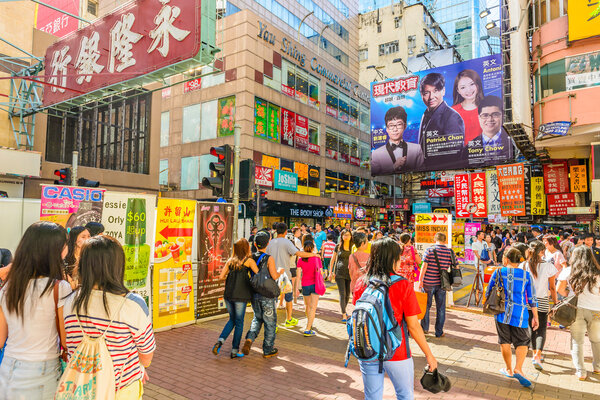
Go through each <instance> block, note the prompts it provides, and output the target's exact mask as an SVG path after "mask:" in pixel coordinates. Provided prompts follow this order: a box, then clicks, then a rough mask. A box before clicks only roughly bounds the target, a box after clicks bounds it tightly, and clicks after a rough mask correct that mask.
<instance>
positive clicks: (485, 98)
mask: <svg viewBox="0 0 600 400" xmlns="http://www.w3.org/2000/svg"><path fill="white" fill-rule="evenodd" d="M474 103H475V104H477V105H478V106H481V107H479V108H481V114H479V111H478V107H477V106H475V107H474V108H473V104H474ZM463 107H464V108H463ZM503 112H504V111H503V103H502V62H501V56H500V54H495V55H490V56H486V57H482V58H477V59H473V60H469V61H465V62H461V63H457V64H452V65H447V66H444V67H439V68H433V69H430V70H425V71H419V72H415V73H412V74H408V75H404V76H401V77H397V78H392V79H388V80H385V81H383V82H373V83H371V174H372V175H374V176H376V175H391V174H395V173H399V172H413V171H440V170H447V169H448V170H454V169H463V168H470V167H483V166H489V165H498V164H503V163H506V162H511V161H512V160H513V158H514V153H515V151H514V144H513V142H512V139H511V138H510V137H509V136H508V134H507V133H506V131H505V130H504V129H503V128H502V117H503Z"/></svg>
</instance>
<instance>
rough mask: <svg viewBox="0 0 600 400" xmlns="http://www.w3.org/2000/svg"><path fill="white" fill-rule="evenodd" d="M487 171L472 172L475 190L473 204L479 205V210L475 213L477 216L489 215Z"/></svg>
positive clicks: (472, 184) (474, 215) (473, 188)
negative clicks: (486, 188) (486, 184)
mask: <svg viewBox="0 0 600 400" xmlns="http://www.w3.org/2000/svg"><path fill="white" fill-rule="evenodd" d="M485 182H486V179H485V172H477V173H475V174H471V187H472V190H473V204H475V206H477V211H475V212H474V213H473V217H475V218H485V217H487V200H486V190H485Z"/></svg>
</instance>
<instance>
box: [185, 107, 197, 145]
mask: <svg viewBox="0 0 600 400" xmlns="http://www.w3.org/2000/svg"><path fill="white" fill-rule="evenodd" d="M198 140H200V104H194V105H191V106H187V107H184V108H183V130H182V133H181V142H182V143H191V142H197V141H198Z"/></svg>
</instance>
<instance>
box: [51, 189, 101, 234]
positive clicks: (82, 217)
mask: <svg viewBox="0 0 600 400" xmlns="http://www.w3.org/2000/svg"><path fill="white" fill-rule="evenodd" d="M104 190H105V189H98V188H88V187H77V186H61V185H42V194H41V203H40V220H42V221H51V222H55V223H57V224H59V225H62V226H64V227H65V228H67V229H70V228H72V227H74V226H83V225H85V224H87V223H88V222H100V221H101V220H102V202H103V200H104Z"/></svg>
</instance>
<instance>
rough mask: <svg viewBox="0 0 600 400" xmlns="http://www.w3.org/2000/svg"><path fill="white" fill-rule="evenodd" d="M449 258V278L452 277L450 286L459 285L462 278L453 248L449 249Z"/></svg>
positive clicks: (461, 282)
mask: <svg viewBox="0 0 600 400" xmlns="http://www.w3.org/2000/svg"><path fill="white" fill-rule="evenodd" d="M450 259H451V263H452V265H450V278H452V286H453V287H459V286H462V284H463V279H462V271H461V270H460V266H459V265H458V262H457V261H456V254H454V250H452V249H450Z"/></svg>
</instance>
